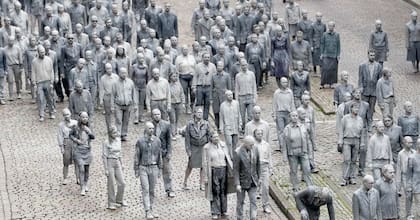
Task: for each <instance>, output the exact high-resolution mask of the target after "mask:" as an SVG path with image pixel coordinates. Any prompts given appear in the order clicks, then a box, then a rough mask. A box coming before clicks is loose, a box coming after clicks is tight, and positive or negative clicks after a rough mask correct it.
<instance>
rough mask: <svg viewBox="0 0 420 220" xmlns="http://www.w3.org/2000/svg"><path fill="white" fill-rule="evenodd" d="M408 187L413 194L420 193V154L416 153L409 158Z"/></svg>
mask: <svg viewBox="0 0 420 220" xmlns="http://www.w3.org/2000/svg"><path fill="white" fill-rule="evenodd" d="M407 187H408V189H411V190H412V193H414V194H417V193H420V154H419V153H417V152H416V153H414V154H413V155H411V156H410V157H409V158H408V165H407Z"/></svg>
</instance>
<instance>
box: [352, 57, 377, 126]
mask: <svg viewBox="0 0 420 220" xmlns="http://www.w3.org/2000/svg"><path fill="white" fill-rule="evenodd" d="M368 58H369V60H368V62H365V63H362V64H360V65H359V83H358V85H359V89H360V90H361V91H362V100H363V101H366V102H367V103H369V109H368V126H370V125H371V124H372V117H373V113H374V112H375V104H376V84H377V83H378V80H379V79H380V78H381V77H382V66H381V65H380V64H379V63H378V62H376V61H375V51H374V50H369V51H368Z"/></svg>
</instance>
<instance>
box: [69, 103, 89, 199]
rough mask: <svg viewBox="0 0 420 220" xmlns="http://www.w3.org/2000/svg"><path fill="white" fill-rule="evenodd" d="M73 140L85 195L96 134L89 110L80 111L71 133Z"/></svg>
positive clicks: (82, 189) (75, 157)
mask: <svg viewBox="0 0 420 220" xmlns="http://www.w3.org/2000/svg"><path fill="white" fill-rule="evenodd" d="M69 138H70V140H72V141H73V144H74V145H73V157H74V160H75V162H76V165H77V166H78V168H79V183H80V195H82V196H85V195H86V192H87V191H89V188H88V180H89V168H90V167H89V165H90V164H91V163H92V148H91V144H90V142H91V141H92V140H93V139H95V135H94V134H93V132H92V130H91V129H90V128H89V115H88V113H87V112H84V111H82V112H80V113H79V120H78V122H77V125H76V126H74V127H73V128H72V130H71V132H70V135H69Z"/></svg>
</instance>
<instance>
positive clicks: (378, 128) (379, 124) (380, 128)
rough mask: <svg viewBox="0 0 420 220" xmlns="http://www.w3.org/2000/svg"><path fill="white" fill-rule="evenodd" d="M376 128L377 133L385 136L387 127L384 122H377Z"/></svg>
mask: <svg viewBox="0 0 420 220" xmlns="http://www.w3.org/2000/svg"><path fill="white" fill-rule="evenodd" d="M375 128H376V133H378V134H383V133H384V131H385V125H384V123H383V122H382V121H378V122H376V125H375Z"/></svg>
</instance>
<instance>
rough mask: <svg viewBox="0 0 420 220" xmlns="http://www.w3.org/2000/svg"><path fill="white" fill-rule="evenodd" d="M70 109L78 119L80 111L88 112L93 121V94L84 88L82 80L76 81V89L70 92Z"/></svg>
mask: <svg viewBox="0 0 420 220" xmlns="http://www.w3.org/2000/svg"><path fill="white" fill-rule="evenodd" d="M69 109H70V112H71V115H72V118H73V119H75V120H78V118H79V116H80V113H81V112H86V113H88V115H89V117H90V120H91V121H92V117H93V114H94V110H93V102H92V96H91V95H90V92H89V91H88V90H86V89H83V83H82V81H80V80H78V81H76V82H75V85H74V91H73V92H72V93H71V94H70V97H69Z"/></svg>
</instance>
